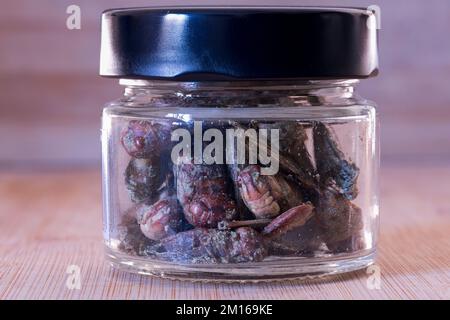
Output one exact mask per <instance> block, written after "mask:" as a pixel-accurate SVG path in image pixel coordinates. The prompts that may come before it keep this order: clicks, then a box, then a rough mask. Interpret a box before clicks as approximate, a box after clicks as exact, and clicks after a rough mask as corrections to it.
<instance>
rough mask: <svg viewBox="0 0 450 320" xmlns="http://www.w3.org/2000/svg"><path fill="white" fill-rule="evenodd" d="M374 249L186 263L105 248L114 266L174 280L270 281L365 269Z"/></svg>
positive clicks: (370, 263)
mask: <svg viewBox="0 0 450 320" xmlns="http://www.w3.org/2000/svg"><path fill="white" fill-rule="evenodd" d="M375 253H376V250H375V249H371V250H363V251H358V252H354V253H345V254H339V255H336V254H334V255H327V256H323V257H296V258H292V257H289V258H279V257H276V258H274V260H272V261H270V260H269V261H263V262H258V263H245V264H214V265H187V264H176V263H170V262H165V261H160V260H155V259H149V258H143V257H137V256H130V255H128V254H124V253H122V252H117V251H115V250H113V249H111V248H109V247H106V257H107V260H108V261H109V263H110V264H111V266H112V267H114V268H116V269H119V270H122V271H126V272H131V273H137V274H143V275H151V276H156V277H160V278H166V279H172V280H188V281H200V282H223V283H225V282H227V283H229V282H240V283H245V282H270V281H283V280H293V279H300V280H303V279H304V280H306V279H316V278H321V277H326V276H331V275H336V274H341V273H347V272H351V271H356V270H360V269H364V268H366V267H368V266H370V265H372V264H373V263H374V260H375Z"/></svg>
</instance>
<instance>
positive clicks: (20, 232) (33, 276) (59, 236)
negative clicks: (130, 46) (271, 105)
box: [0, 166, 450, 299]
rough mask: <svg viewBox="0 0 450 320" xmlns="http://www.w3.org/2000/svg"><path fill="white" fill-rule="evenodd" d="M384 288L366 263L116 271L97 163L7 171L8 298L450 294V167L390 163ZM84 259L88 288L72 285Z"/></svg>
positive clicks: (0, 206)
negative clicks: (204, 274) (225, 279)
mask: <svg viewBox="0 0 450 320" xmlns="http://www.w3.org/2000/svg"><path fill="white" fill-rule="evenodd" d="M381 182H382V183H381V194H382V202H381V216H382V218H381V239H380V244H379V256H378V259H377V266H378V267H379V270H380V271H381V282H380V288H379V289H376V288H373V286H368V285H367V284H368V283H372V284H373V282H371V281H370V279H371V278H368V277H369V275H368V274H367V272H366V271H359V272H355V273H351V274H346V275H340V276H336V277H334V278H331V279H328V280H326V281H323V280H322V281H303V282H301V281H287V282H281V283H262V284H245V285H243V284H205V283H190V282H178V281H171V280H162V279H158V278H153V277H146V276H140V275H133V274H127V273H124V272H120V271H117V270H113V269H112V268H110V267H109V265H108V264H107V263H106V262H105V260H104V258H103V247H102V239H101V237H102V235H101V229H102V228H101V201H100V199H101V190H100V176H99V174H98V172H97V171H94V170H90V171H87V170H86V171H77V172H69V173H67V172H59V173H55V172H47V173H0V299H20V298H22V299H23V298H25V299H80V298H81V299H348V298H350V299H351V298H353V299H379V298H392V299H413V298H424V299H443V298H446V299H449V298H450V166H448V167H444V166H440V167H439V166H437V167H436V166H434V167H428V168H419V167H414V166H409V167H404V166H403V167H400V166H389V167H386V168H384V169H383V170H382V180H381ZM71 265H76V266H79V268H80V275H81V281H80V289H76V288H72V289H69V287H68V286H67V285H66V282H67V279H68V277H70V275H69V274H68V273H67V272H68V271H70V269H68V268H69V266H71Z"/></svg>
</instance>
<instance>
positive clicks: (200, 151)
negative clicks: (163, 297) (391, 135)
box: [101, 8, 379, 281]
mask: <svg viewBox="0 0 450 320" xmlns="http://www.w3.org/2000/svg"><path fill="white" fill-rule="evenodd" d="M372 16H373V15H372V14H371V13H370V12H367V11H366V10H362V9H361V10H355V9H324V8H320V9H311V8H290V9H275V8H265V9H261V8H258V9H249V8H245V9H239V10H238V9H211V8H209V9H180V8H178V9H171V10H161V9H132V10H131V9H128V10H119V11H117V10H113V11H108V12H106V13H104V16H103V38H102V64H101V74H102V75H104V76H110V77H117V78H121V84H122V85H123V86H124V87H125V94H124V96H123V97H122V98H121V99H119V100H116V101H114V102H112V103H109V104H108V105H107V106H106V107H105V109H104V112H103V128H102V145H103V189H104V191H103V195H104V239H105V244H106V250H107V257H108V259H109V261H110V262H111V263H112V265H113V266H116V267H118V268H120V269H124V270H128V271H132V272H138V273H143V274H150V275H157V276H162V277H169V278H187V279H200V280H211V281H213V280H218V281H249V280H250V281H261V280H273V279H287V278H298V277H313V276H322V275H329V274H336V273H341V272H348V271H352V270H357V269H361V268H364V267H366V266H368V265H370V264H372V263H373V261H374V257H375V252H376V243H377V233H378V191H377V188H378V187H377V169H378V165H379V164H378V139H377V120H376V111H375V108H374V104H373V103H371V102H368V101H367V100H365V99H363V98H361V97H360V96H358V95H357V94H356V93H355V85H356V84H357V83H358V81H359V80H358V79H362V78H366V77H370V76H372V75H374V74H375V73H376V69H377V61H376V31H375V30H374V29H376V28H371V27H370V24H368V23H367V22H370V19H371V17H372ZM325 18H326V19H325ZM291 19H293V20H291ZM286 21H287V22H286ZM293 21H296V22H295V23H299V22H298V21H300V24H301V25H302V27H309V29H308V30H309V31H308V32H315V34H316V35H318V36H323V37H325V38H326V39H320V38H319V40H317V41H316V45H315V46H314V48H312V49H310V50H309V51H308V50H306V51H308V52H307V53H303V54H302V57H301V58H302V59H306V61H307V62H308V63H306V62H305V61H303V60H302V61H300V62H298V61H297V59H298V57H294V56H291V55H289V54H287V57H286V59H285V61H282V62H280V63H278V64H277V63H272V64H271V65H270V66H268V65H267V61H266V59H269V56H271V55H270V54H269V53H267V52H266V53H264V54H262V55H261V54H260V52H259V49H261V47H266V45H267V42H269V43H271V44H272V45H273V44H274V43H276V44H277V53H276V54H278V55H280V53H279V52H278V51H279V50H281V52H286V51H287V50H294V51H295V50H297V49H298V45H299V44H298V43H292V41H287V42H280V41H279V37H277V36H276V35H279V34H280V33H282V32H285V33H286V32H287V33H288V34H292V33H294V31H292V23H293ZM318 21H321V22H322V23H320V24H318V23H317V22H318ZM264 22H265V23H271V25H272V26H273V25H276V26H277V27H275V29H277V30H275V31H274V32H271V33H269V34H267V33H266V38H265V39H264V43H261V42H258V41H256V43H252V45H251V46H248V47H247V49H246V50H250V52H247V53H245V54H243V53H242V52H240V50H241V49H239V48H237V47H233V48H231V49H227V50H228V51H227V50H226V52H223V51H220V50H218V49H219V47H221V44H220V45H216V44H215V41H216V40H215V39H217V37H219V38H221V43H222V42H225V43H228V44H230V42H229V41H231V38H233V36H235V35H236V34H235V33H233V32H234V31H233V30H234V29H233V28H232V27H231V26H236V24H242V28H241V29H240V30H241V32H242V33H243V34H247V35H251V34H252V33H253V32H255V30H258V28H257V26H261V25H262V26H264V25H266V24H264ZM275 22H276V24H274V23H275ZM362 22H364V25H363V24H362ZM206 25H210V26H211V27H215V28H216V29H217V30H219V33H217V32H212V31H211V32H210V31H207V30H206V31H205V26H206ZM337 25H338V26H341V28H337V29H336V26H337ZM219 27H220V28H219ZM177 28H178V29H177ZM263 29H264V27H263ZM349 29H351V30H352V31H353V32H352V33H349V32H348V31H349ZM125 30H126V32H127V34H126V36H125V35H124V34H123V32H125ZM146 30H152V33H151V35H150V36H149V35H148V34H147V33H146ZM336 30H338V31H336ZM168 31H170V32H168ZM232 31H233V32H232ZM272 31H273V30H272ZM242 33H241V36H238V39H236V38H233V40H232V41H233V42H237V43H236V45H237V44H242V45H245V44H244V43H245V41H244V40H247V41H250V40H249V39H248V38H247V39H246V38H245V36H242ZM333 33H335V34H334V35H335V36H336V37H337V39H340V40H342V42H341V44H339V45H336V42H333V41H332V40H330V39H329V38H328V37H326V36H325V35H328V36H330V35H333ZM174 34H175V36H176V37H175V38H173V37H174ZM193 34H195V35H196V36H197V37H198V38H200V40H199V39H194V38H192V37H191V36H192V35H193ZM283 34H284V33H283ZM144 35H145V36H144ZM200 35H203V37H200ZM164 37H167V39H169V40H170V39H171V38H173V39H172V40H173V41H169V42H167V43H165V40H164V39H165V38H164ZM302 37H303V38H307V37H311V36H310V35H309V34H308V33H302V32H300V39H299V40H302ZM346 37H347V38H346ZM348 37H349V38H348ZM355 37H356V39H355ZM155 39H156V40H155ZM167 39H166V40H167ZM186 39H190V40H191V41H194V42H195V43H194V44H193V43H189V46H188V47H186V42H185V40H186ZM144 40H147V41H144ZM345 40H353V41H345ZM356 40H358V41H356ZM319 43H320V44H321V45H319ZM361 43H362V44H361ZM215 45H216V46H215ZM214 46H215V47H214ZM283 46H284V47H283ZM326 46H328V47H330V48H333V49H334V53H333V55H330V56H328V55H327V54H326V53H323V52H322V50H324V49H325V48H326ZM199 48H202V49H201V50H200V49H199ZM199 50H200V51H199ZM203 50H209V54H210V55H212V58H211V56H209V58H207V59H206V60H202V59H200V60H197V61H196V62H193V60H194V58H196V57H198V56H199V54H200V53H201V52H204V51H203ZM271 50H272V51H273V50H274V49H271ZM352 50H356V51H357V52H356V53H364V54H363V55H361V54H356V55H355V54H353V53H352V54H350V51H352ZM236 51H239V52H240V53H239V52H238V53H236ZM319 52H320V53H321V55H320V54H319ZM164 53H165V54H166V56H164V55H163V54H164ZM174 53H177V54H179V55H180V56H172V55H173V54H174ZM272 53H273V52H272ZM340 53H348V54H350V57H348V56H341V55H340ZM214 54H216V55H217V59H216V58H215V57H214ZM234 55H244V56H255V59H257V60H259V61H257V62H256V63H250V65H251V67H249V68H246V67H245V66H244V65H241V64H240V63H239V62H234V63H233V61H234V58H233V57H235V56H234ZM266 55H267V56H266ZM149 57H150V58H149ZM333 57H335V58H333ZM336 57H337V58H336ZM211 59H212V60H214V61H215V62H216V63H213V64H211V63H210V62H211ZM270 59H272V58H270ZM336 59H337V60H336ZM350 62H353V64H350ZM286 65H288V66H290V68H286V67H285V66H286ZM308 65H309V66H312V67H314V66H315V67H314V68H311V67H307V66H308ZM223 66H226V69H227V71H226V72H224V71H223V70H224V69H223V68H222V67H223ZM325 72H326V73H327V76H325V75H324V73H325ZM328 74H329V76H328Z"/></svg>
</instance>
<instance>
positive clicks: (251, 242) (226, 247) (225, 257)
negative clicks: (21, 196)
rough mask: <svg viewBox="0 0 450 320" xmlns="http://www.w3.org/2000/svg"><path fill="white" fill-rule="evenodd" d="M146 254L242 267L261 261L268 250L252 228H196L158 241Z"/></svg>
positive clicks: (184, 261) (182, 261)
mask: <svg viewBox="0 0 450 320" xmlns="http://www.w3.org/2000/svg"><path fill="white" fill-rule="evenodd" d="M147 254H148V255H149V256H153V257H156V258H160V259H163V260H168V261H172V262H178V263H199V264H204V263H206V264H208V263H243V262H257V261H261V260H263V259H264V257H266V255H267V250H266V248H265V246H264V241H263V239H262V237H261V236H260V235H259V234H258V233H257V232H256V231H255V230H253V229H251V228H238V229H236V230H226V231H221V230H217V229H203V228H198V229H193V230H190V231H186V232H181V233H178V234H176V235H175V236H172V237H169V238H165V239H163V240H161V242H160V243H159V244H157V245H155V246H153V247H152V248H149V250H147Z"/></svg>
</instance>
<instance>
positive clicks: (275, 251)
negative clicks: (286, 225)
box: [268, 216, 327, 256]
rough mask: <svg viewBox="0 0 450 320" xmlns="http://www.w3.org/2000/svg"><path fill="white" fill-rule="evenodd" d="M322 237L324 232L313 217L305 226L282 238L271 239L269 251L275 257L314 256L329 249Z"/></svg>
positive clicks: (289, 231)
mask: <svg viewBox="0 0 450 320" xmlns="http://www.w3.org/2000/svg"><path fill="white" fill-rule="evenodd" d="M321 235H322V230H321V229H320V227H319V225H318V224H317V221H316V219H315V217H314V216H313V217H311V218H310V219H309V220H308V221H307V222H306V223H305V224H304V225H302V226H299V227H295V228H293V229H291V230H288V231H287V232H285V233H284V234H283V236H282V237H277V238H271V239H270V240H271V241H270V242H268V250H269V253H270V254H271V255H274V256H299V255H300V256H310V255H311V256H314V255H315V254H316V253H317V252H324V251H326V249H327V248H326V245H325V243H324V242H323V240H322V237H321Z"/></svg>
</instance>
